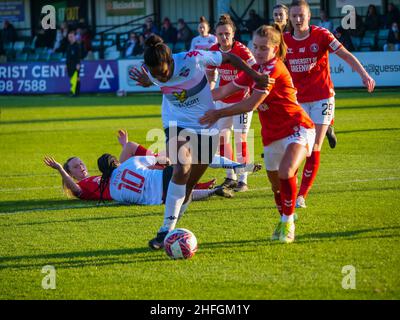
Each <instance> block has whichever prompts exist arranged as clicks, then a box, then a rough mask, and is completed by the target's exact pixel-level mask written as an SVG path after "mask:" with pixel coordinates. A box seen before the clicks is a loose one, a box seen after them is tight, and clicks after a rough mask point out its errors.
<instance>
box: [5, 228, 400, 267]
mask: <svg viewBox="0 0 400 320" xmlns="http://www.w3.org/2000/svg"><path fill="white" fill-rule="evenodd" d="M399 229H400V226H394V227H383V228H368V229H360V230H352V231H344V232H327V233H322V232H321V233H312V234H306V235H300V236H298V237H297V239H296V242H295V244H298V245H301V244H303V243H307V242H314V241H318V242H321V241H335V240H340V239H345V240H361V239H374V238H377V239H381V238H398V237H400V234H382V235H379V236H378V235H374V236H360V235H363V234H366V233H369V232H380V231H384V232H385V231H393V230H399ZM266 245H269V246H272V245H282V244H281V243H280V242H279V241H274V242H272V241H269V240H266V239H265V238H259V239H250V240H238V241H230V240H228V241H220V242H204V243H200V248H201V252H204V253H206V254H210V253H211V254H212V253H214V252H215V253H216V254H217V253H218V254H220V253H221V252H220V250H216V249H221V248H222V249H223V248H232V250H234V251H235V252H251V251H253V250H247V248H254V247H257V246H266ZM32 260H33V261H32ZM165 260H168V259H167V258H166V256H165V254H164V252H163V250H161V251H159V252H152V251H151V250H150V249H149V248H147V247H141V248H132V249H112V250H95V251H77V252H65V253H49V254H39V255H25V256H10V257H1V258H0V270H1V269H32V268H42V267H43V266H44V265H47V264H50V265H53V266H55V267H56V268H62V269H68V268H81V267H85V266H88V267H93V266H107V265H115V264H119V265H121V264H135V263H147V262H157V261H165Z"/></svg>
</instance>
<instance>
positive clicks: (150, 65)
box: [131, 35, 268, 249]
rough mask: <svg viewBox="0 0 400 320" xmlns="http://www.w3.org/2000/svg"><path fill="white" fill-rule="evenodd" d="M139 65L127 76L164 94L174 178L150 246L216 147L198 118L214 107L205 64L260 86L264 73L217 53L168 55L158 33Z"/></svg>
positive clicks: (156, 245) (170, 225) (170, 224)
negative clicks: (241, 73) (240, 74)
mask: <svg viewBox="0 0 400 320" xmlns="http://www.w3.org/2000/svg"><path fill="white" fill-rule="evenodd" d="M145 45H146V48H145V51H144V63H145V64H144V66H143V67H142V70H138V69H136V68H133V69H132V70H131V78H132V79H133V80H135V81H137V82H138V84H140V85H142V86H150V85H152V84H156V85H158V86H160V88H161V91H162V93H163V100H162V112H161V113H162V122H163V127H164V130H165V135H166V141H167V153H168V157H169V158H170V159H171V161H172V165H173V176H172V179H171V181H170V183H169V186H168V193H167V197H166V200H165V212H164V222H163V224H162V226H161V227H160V229H159V230H158V232H157V236H156V237H155V238H154V239H151V240H150V241H149V246H150V247H151V248H153V249H160V248H162V247H163V242H164V238H165V236H166V235H167V233H168V232H169V231H171V230H173V229H174V228H175V225H176V221H177V218H178V216H179V215H180V214H182V213H183V212H184V211H185V210H186V208H187V206H188V205H189V201H188V200H189V199H190V194H191V191H192V189H193V187H194V185H195V184H196V183H197V181H198V180H199V179H200V178H201V176H202V175H203V174H204V172H205V171H206V170H207V167H208V165H209V164H210V163H211V162H212V159H213V157H214V155H215V152H216V149H217V147H218V140H219V137H218V130H207V129H206V127H205V126H203V125H201V124H199V122H198V119H199V118H200V116H202V115H203V114H204V112H206V111H207V110H214V109H215V104H214V102H213V100H212V96H211V91H210V86H209V84H208V82H207V77H206V74H205V66H207V65H211V66H220V65H221V64H223V63H230V64H232V65H233V66H235V67H236V68H238V69H240V70H243V71H245V72H246V73H248V74H249V75H250V76H251V78H253V79H255V81H257V83H259V84H260V85H264V86H266V85H267V84H268V76H265V75H262V74H260V73H258V72H257V71H255V70H253V69H252V68H250V67H249V66H248V65H247V64H246V63H245V62H244V61H243V60H241V59H240V58H239V57H237V56H235V55H233V54H229V53H222V52H217V51H214V52H209V51H201V50H199V51H190V52H181V53H178V54H174V55H173V54H172V53H171V49H170V48H169V47H168V46H167V45H166V44H165V43H163V40H162V39H161V38H160V37H158V36H155V35H153V36H150V37H149V38H148V39H147V40H146V44H145Z"/></svg>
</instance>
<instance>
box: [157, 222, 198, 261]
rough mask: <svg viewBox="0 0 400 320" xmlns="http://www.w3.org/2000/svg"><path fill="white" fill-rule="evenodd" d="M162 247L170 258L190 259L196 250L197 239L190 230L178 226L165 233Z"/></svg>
mask: <svg viewBox="0 0 400 320" xmlns="http://www.w3.org/2000/svg"><path fill="white" fill-rule="evenodd" d="M164 248H165V252H166V253H167V255H168V256H169V257H170V258H172V259H190V258H191V257H193V256H194V254H195V253H196V251H197V239H196V236H195V235H194V234H193V233H192V232H191V231H189V230H187V229H183V228H178V229H175V230H172V231H171V232H169V233H168V234H167V236H166V237H165V239H164Z"/></svg>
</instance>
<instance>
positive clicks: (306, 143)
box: [200, 24, 315, 243]
mask: <svg viewBox="0 0 400 320" xmlns="http://www.w3.org/2000/svg"><path fill="white" fill-rule="evenodd" d="M253 44H254V50H253V52H254V56H255V58H256V61H257V64H256V65H254V66H253V68H254V69H255V70H257V71H258V72H261V73H263V74H267V75H269V76H270V78H272V79H275V83H274V84H269V85H268V87H267V88H260V87H258V86H257V85H256V84H255V83H254V81H252V80H251V78H249V77H247V76H246V75H245V74H241V75H240V76H239V78H238V79H236V80H234V81H233V82H231V83H229V84H227V85H226V86H222V87H219V88H218V89H214V90H213V98H214V99H215V100H219V99H222V98H223V97H225V96H228V95H230V94H232V93H233V92H236V91H237V90H239V89H250V90H251V91H252V92H251V95H250V96H249V97H248V98H247V99H244V100H242V101H241V102H239V103H237V104H235V105H234V106H231V107H230V108H225V109H220V110H213V111H208V112H207V113H206V114H205V115H204V116H203V117H202V118H201V119H200V123H204V124H209V125H210V124H212V123H214V122H216V121H217V120H218V119H219V118H222V117H227V116H232V115H234V114H240V113H243V112H248V111H251V110H255V109H257V108H258V116H259V119H260V122H261V135H262V141H263V145H264V154H265V157H264V161H265V166H266V169H267V175H268V179H269V181H270V182H271V185H272V191H273V192H274V196H275V202H276V206H277V208H278V210H279V212H280V214H281V220H280V221H279V223H278V225H277V227H276V228H275V230H274V233H273V235H272V239H273V240H277V239H279V240H280V241H281V242H284V243H291V242H293V241H294V237H295V225H294V206H295V201H296V193H297V185H296V184H297V177H296V173H297V170H298V168H299V166H300V165H301V163H302V162H303V161H304V159H305V158H306V156H307V155H309V154H310V153H311V150H312V148H313V144H314V140H315V129H314V123H313V122H312V120H311V119H310V117H309V116H308V115H307V113H306V112H305V111H304V110H303V109H302V108H301V106H300V105H299V104H298V102H297V98H296V89H295V88H294V86H293V83H292V79H291V77H290V74H289V71H288V70H287V68H286V66H285V64H284V63H283V60H284V58H285V53H286V45H285V43H284V41H283V38H282V33H281V30H280V27H279V25H277V24H275V25H274V27H272V26H261V27H260V28H259V29H257V30H256V31H255V34H254V35H253Z"/></svg>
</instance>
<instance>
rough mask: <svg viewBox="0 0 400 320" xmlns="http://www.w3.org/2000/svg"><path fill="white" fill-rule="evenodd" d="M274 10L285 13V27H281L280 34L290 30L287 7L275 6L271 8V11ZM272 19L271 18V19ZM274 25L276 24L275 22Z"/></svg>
mask: <svg viewBox="0 0 400 320" xmlns="http://www.w3.org/2000/svg"><path fill="white" fill-rule="evenodd" d="M275 9H283V11H285V13H286V22H285V25H282V26H281V29H282V32H284V31H287V30H290V22H289V8H288V7H287V6H285V5H284V4H281V3H280V4H277V5H275V6H274V7H273V8H272V11H274V10H275ZM272 18H273V17H272ZM275 23H276V22H275Z"/></svg>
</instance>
